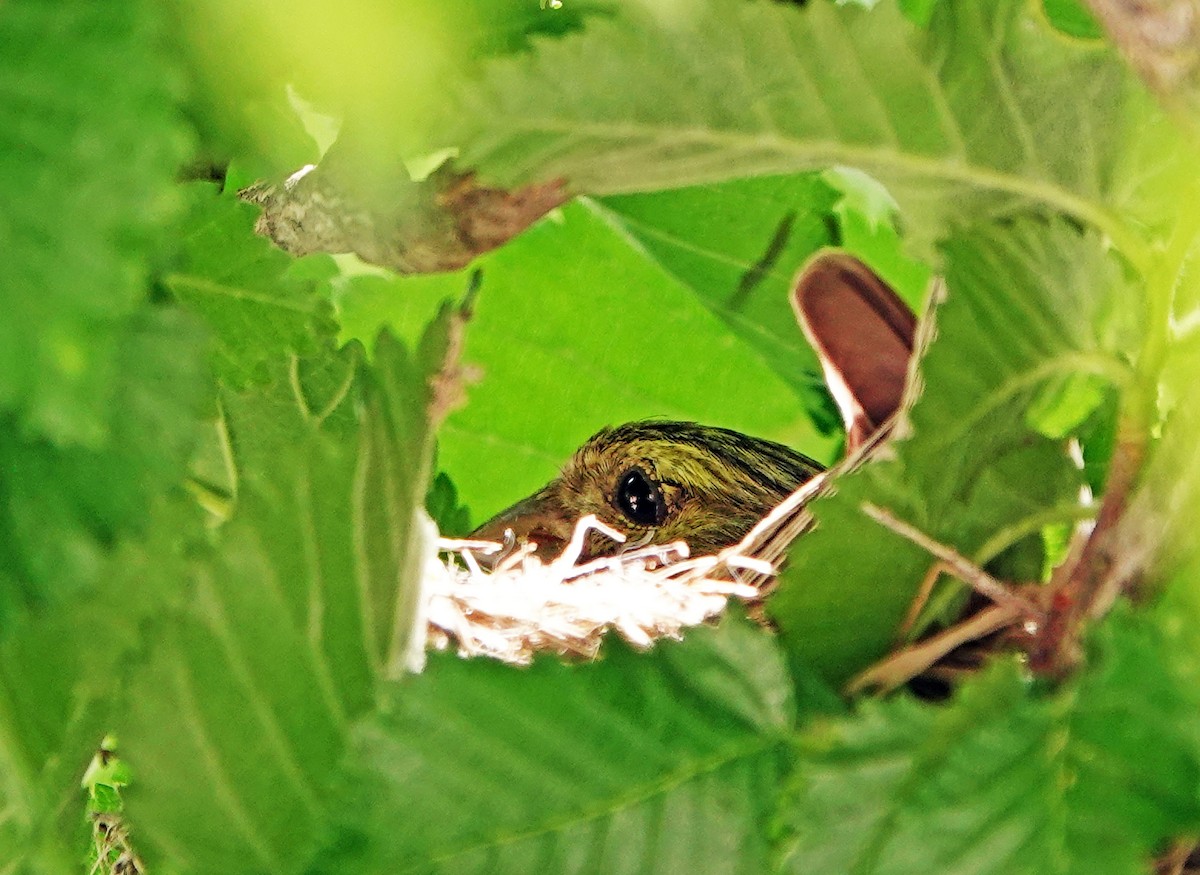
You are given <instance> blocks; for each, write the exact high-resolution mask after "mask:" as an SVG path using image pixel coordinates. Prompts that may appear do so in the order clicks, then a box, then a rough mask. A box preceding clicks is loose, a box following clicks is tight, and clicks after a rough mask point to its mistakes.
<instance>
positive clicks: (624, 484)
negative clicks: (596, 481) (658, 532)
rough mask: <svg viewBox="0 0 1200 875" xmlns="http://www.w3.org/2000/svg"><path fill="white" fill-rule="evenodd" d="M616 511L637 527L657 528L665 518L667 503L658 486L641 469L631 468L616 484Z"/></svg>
mask: <svg viewBox="0 0 1200 875" xmlns="http://www.w3.org/2000/svg"><path fill="white" fill-rule="evenodd" d="M616 504H617V509H618V510H619V511H621V513H623V514H625V516H626V517H628V518H629V519H630V520H631V521H633V522H634V523H637V524H638V525H639V526H657V525H660V524H661V523H662V521H663V520H664V519H666V516H667V503H666V502H665V501H664V500H663V494H662V490H661V489H659V488H658V484H657V483H655V482H654V481H653V480H651V479H650V478H649V477H647V476H646V475H645V473H644V472H643V471H642V469H641V468H631V469H629V471H627V472H626V473H625V474H624V475H623V476H622V477H621V480H620V482H619V483H618V484H617V495H616Z"/></svg>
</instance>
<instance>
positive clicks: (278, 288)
mask: <svg viewBox="0 0 1200 875" xmlns="http://www.w3.org/2000/svg"><path fill="white" fill-rule="evenodd" d="M188 194H189V198H190V207H191V209H190V212H189V215H188V217H187V220H186V222H185V224H184V228H185V232H184V236H183V240H182V246H181V250H182V251H181V254H180V261H179V263H178V264H177V265H176V267H175V269H174V270H173V271H172V272H171V273H170V274H168V275H167V276H166V277H165V278H164V281H165V283H166V284H167V287H168V288H170V290H171V291H172V292H173V293H174V294H175V295H176V297H178V298H179V300H180V301H182V302H183V303H184V304H185V305H186V306H187V307H188V309H190V310H192V311H193V312H195V313H197V314H198V315H200V316H201V317H202V318H203V319H204V321H205V323H206V324H207V325H208V327H209V329H210V331H211V332H212V334H213V341H214V368H215V370H216V372H217V374H218V376H219V377H220V378H221V379H222V381H223V382H225V383H226V384H227V385H230V386H232V387H235V388H240V387H244V386H247V385H249V384H251V383H254V382H261V381H262V380H264V379H266V365H267V363H268V362H270V361H273V360H278V359H279V358H281V357H283V356H285V355H287V354H289V353H292V354H296V355H310V354H312V353H313V352H315V351H316V349H317V347H318V345H319V343H320V342H321V341H323V340H327V339H328V338H329V337H331V336H332V335H333V333H334V332H335V330H336V327H335V325H334V323H333V321H332V319H331V318H330V309H331V308H330V305H329V302H328V299H327V296H326V291H325V290H324V289H322V288H321V283H322V280H327V279H329V278H330V277H331V276H332V275H333V273H335V268H334V266H333V265H332V263H330V262H328V260H327V259H322V258H312V259H307V260H305V261H303V262H295V261H294V260H293V259H291V258H289V257H288V256H287V255H286V254H285V253H283V252H281V251H279V250H278V249H276V248H275V247H273V246H272V245H271V244H270V243H268V242H267V241H265V240H263V239H262V238H260V237H258V236H256V235H255V233H254V223H255V218H256V216H257V210H256V209H255V208H254V207H252V206H250V205H249V204H243V203H241V202H239V201H237V200H236V199H235V198H233V197H231V196H220V195H219V194H218V192H217V190H216V188H215V187H214V186H212V185H209V184H207V183H196V184H193V185H192V186H191V187H190V189H189V192H188Z"/></svg>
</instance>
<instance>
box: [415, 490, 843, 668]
mask: <svg viewBox="0 0 1200 875" xmlns="http://www.w3.org/2000/svg"><path fill="white" fill-rule="evenodd" d="M819 479H823V478H819ZM818 486H819V483H810V484H807V485H806V487H805V488H802V489H801V490H799V491H798V492H797V493H796V494H795V495H793V496H791V497H790V498H789V499H788V501H785V502H784V503H783V504H782V505H781V506H780V507H778V508H776V510H775V511H774V512H773V513H772V514H770V515H769V516H768V517H767V518H766V519H764V520H763V521H762V523H761V524H760V525H759V526H756V527H755V529H754V530H753V531H752V532H751V533H750V534H748V535H747V536H746V538H744V539H743V540H742V541H741V542H739V543H737V544H734V545H733V546H731V547H727V548H726V549H724V550H722V551H720V552H719V553H716V554H712V555H707V556H695V557H689V556H688V547H687V545H686V544H685V543H683V542H676V543H673V544H667V545H656V546H645V547H636V548H632V549H628V550H626V551H625V552H622V553H620V554H618V555H616V556H612V557H606V558H602V559H595V560H591V561H587V562H582V563H581V562H580V556H581V554H582V552H583V547H584V541H585V539H586V537H587V535H588V533H589V532H591V531H597V532H601V533H603V534H604V535H605V536H607V537H609V538H612V539H613V540H614V541H617V542H620V543H624V541H625V536H624V535H623V534H621V533H620V532H618V531H616V530H614V529H612V528H610V527H609V526H607V525H605V524H604V523H602V522H600V521H599V520H597V519H596V517H594V516H590V515H589V516H585V517H583V518H582V519H580V520H579V522H578V523H577V524H576V527H575V532H574V534H573V536H572V538H571V541H570V543H568V545H567V547H566V548H565V549H564V550H563V552H562V554H561V555H560V556H558V557H557V558H555V559H554V560H552V561H550V562H543V561H541V560H540V559H538V558H537V557H536V556H534V555H532V553H533V550H534V547H533V545H529V544H526V545H523V546H522V547H521V548H519V549H517V550H516V551H515V552H514V553H513V554H512V555H509V556H506V557H504V558H503V559H501V560H500V561H499V562H498V563H497V564H496V567H495V568H494V569H492V570H486V569H484V568H482V567H480V564H479V561H478V557H479V556H485V555H491V554H494V553H497V552H499V551H500V550H502V549H503V547H502V546H501V545H500V544H497V543H494V542H491V541H468V540H450V539H445V538H438V539H437V542H436V543H437V547H436V549H437V555H436V556H434V557H432V558H431V559H430V561H429V562H428V565H427V568H426V572H425V576H424V581H423V588H424V593H423V598H422V600H421V601H422V605H421V607H422V611H421V617H420V620H419V627H418V630H417V631H418V639H419V641H416V642H413V643H414V644H416V645H417V646H416V647H414V649H413V650H415V651H416V652H413V650H410V653H409V656H410V658H409V660H408V662H409V667H410V669H411V670H417V671H419V670H420V664H421V663H422V662H423V658H422V656H421V655H420V654H423V652H424V650H425V648H426V647H435V648H438V649H445V648H447V647H449V646H450V645H451V644H452V643H453V644H454V645H456V646H457V648H458V652H459V654H460V655H462V656H464V657H466V656H488V657H491V658H493V659H499V660H501V661H503V662H507V663H511V664H514V665H528V664H529V663H530V662H532V660H533V657H534V654H536V653H540V652H550V653H557V654H574V655H577V656H581V657H585V658H591V657H594V656H595V655H596V654H597V652H598V651H599V649H600V643H601V640H602V639H603V637H604V635H605V634H606V633H607V632H608V631H609V630H610V629H611V630H613V631H615V632H616V633H617V634H619V635H620V636H621V637H622V638H624V639H625V640H626V641H628V642H629V643H630V644H632V645H634V646H635V647H642V648H646V647H650V646H651V645H653V644H654V642H655V641H657V640H659V639H661V638H676V639H677V638H679V637H680V636H681V633H682V630H683V629H685V628H686V627H689V626H697V625H700V624H701V623H704V622H706V621H708V620H710V619H712V618H713V617H716V616H718V615H719V614H721V613H722V612H723V611H724V610H725V608H726V606H727V604H728V601H729V599H730V598H736V599H742V600H747V601H749V600H754V599H758V598H760V597H761V596H762V595H763V594H764V590H763V588H762V586H761V583H762V582H763V581H766V580H767V579H769V578H770V577H772V576H773V575H774V574H775V571H776V569H775V566H774V565H773V564H772V563H771V562H769V561H766V560H765V559H763V558H761V554H759V552H758V549H757V548H759V547H760V546H761V545H762V542H763V539H764V538H765V537H766V536H767V535H768V534H769V533H770V532H772V531H774V530H775V529H777V528H778V526H779V524H780V521H781V520H784V519H787V518H788V517H789V515H792V516H794V514H795V512H796V509H797V508H798V507H800V506H802V504H803V503H804V502H805V501H806V500H807V499H808V498H809V497H811V496H812V495H813V494H814V493H815V492H816V490H817V487H818ZM748 579H749V581H753V582H749V581H748ZM422 633H424V634H422ZM414 657H415V658H414Z"/></svg>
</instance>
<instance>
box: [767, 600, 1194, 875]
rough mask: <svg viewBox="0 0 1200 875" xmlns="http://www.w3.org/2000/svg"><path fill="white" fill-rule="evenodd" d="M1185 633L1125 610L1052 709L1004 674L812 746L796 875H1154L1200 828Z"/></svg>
mask: <svg viewBox="0 0 1200 875" xmlns="http://www.w3.org/2000/svg"><path fill="white" fill-rule="evenodd" d="M1170 627H1171V624H1170V622H1169V621H1167V622H1164V620H1163V619H1162V618H1159V619H1152V618H1150V617H1134V616H1132V615H1130V614H1129V613H1128V612H1121V613H1120V616H1117V617H1115V618H1113V619H1112V620H1111V621H1110V622H1109V623H1108V624H1106V626H1105V628H1104V629H1103V630H1101V632H1100V633H1099V634H1098V635H1097V636H1096V640H1095V642H1094V643H1093V647H1092V648H1091V655H1092V660H1093V662H1092V664H1091V665H1090V666H1089V668H1088V669H1087V670H1086V672H1085V673H1084V675H1083V677H1082V678H1080V679H1079V680H1078V681H1077V682H1075V683H1072V684H1070V685H1068V687H1067V688H1066V689H1064V690H1063V691H1061V692H1059V693H1057V694H1055V695H1053V696H1050V697H1043V696H1040V695H1038V693H1037V691H1036V690H1034V689H1032V688H1030V686H1029V685H1028V683H1027V682H1026V681H1024V680H1022V679H1021V677H1020V673H1019V670H1017V669H1016V668H1015V667H1014V666H1013V665H1012V664H1002V665H1000V666H997V667H995V668H993V669H992V670H991V671H989V672H988V673H987V674H986V675H985V676H983V677H981V678H979V679H977V680H975V681H973V682H972V683H970V684H968V685H966V686H965V687H964V688H963V689H962V691H961V692H960V694H959V695H958V696H957V697H956V699H955V700H954V701H953V702H952V703H951V704H950V705H949V706H948V707H933V706H929V705H921V704H917V703H915V702H912V701H910V700H907V699H899V700H895V701H891V702H885V703H873V704H870V705H867V706H865V707H864V710H863V713H862V714H860V715H859V716H858V717H856V718H854V719H851V720H847V721H843V722H840V723H836V724H827V725H823V726H819V727H817V728H815V729H813V730H812V731H810V732H808V733H806V734H805V735H804V736H803V737H802V740H801V746H800V749H799V751H800V760H799V763H798V765H797V769H796V772H795V776H794V780H793V784H792V794H793V795H792V798H791V801H790V805H789V806H788V807H787V808H786V809H785V811H786V814H785V822H786V824H787V828H788V829H789V831H790V833H791V839H790V847H788V848H787V852H786V866H785V869H786V871H792V872H804V873H806V875H822V873H830V875H832V873H838V875H845V873H855V875H868V873H870V875H883V873H897V875H899V873H906V875H907V873H911V872H951V871H953V872H960V871H962V872H966V871H969V872H974V873H979V875H987V873H995V875H1001V873H1002V875H1020V873H1030V875H1033V873H1037V875H1046V873H1056V875H1067V873H1078V875H1090V873H1095V872H1105V873H1112V875H1134V873H1140V872H1144V871H1146V869H1145V866H1146V861H1147V860H1148V859H1149V857H1150V856H1151V854H1152V853H1154V852H1155V851H1157V850H1158V849H1159V848H1160V847H1161V844H1162V842H1164V841H1165V840H1167V839H1169V838H1171V837H1173V836H1174V835H1175V834H1176V833H1180V832H1186V831H1190V830H1194V829H1195V828H1196V827H1197V825H1198V824H1200V792H1198V791H1197V787H1198V786H1200V733H1197V731H1196V727H1195V715H1196V714H1197V713H1198V709H1200V698H1198V697H1197V694H1196V686H1195V684H1194V678H1195V670H1196V665H1195V663H1196V660H1195V657H1194V651H1181V650H1180V649H1178V647H1177V639H1178V636H1177V635H1176V634H1173V633H1171V632H1170V631H1169V630H1170ZM1184 666H1186V668H1184ZM1176 667H1178V668H1176ZM1180 669H1182V670H1180Z"/></svg>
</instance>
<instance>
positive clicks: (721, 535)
mask: <svg viewBox="0 0 1200 875" xmlns="http://www.w3.org/2000/svg"><path fill="white" fill-rule="evenodd" d="M821 470H822V466H821V465H820V464H819V463H818V462H815V461H814V460H812V459H810V458H808V457H807V456H805V455H803V454H801V453H798V452H796V451H795V450H792V449H790V448H788V447H786V446H784V445H783V444H778V443H775V442H773V441H768V440H762V439H761V438H754V437H750V436H748V435H744V434H741V433H739V432H736V431H731V430H729V429H725V428H716V427H713V426H706V425H699V424H697V423H694V422H670V421H658V420H646V421H641V422H631V423H626V424H625V425H621V426H617V427H615V428H612V427H610V428H605V429H602V430H601V431H600V432H598V433H597V434H595V435H593V436H592V437H591V438H590V439H589V440H588V441H587V442H586V443H585V444H584V445H583V446H582V447H580V448H579V449H578V450H577V451H576V452H575V454H574V455H573V456H572V457H571V459H570V460H569V461H568V462H567V464H566V465H565V466H564V467H563V470H562V473H561V474H560V475H559V476H558V477H557V478H556V479H554V480H552V481H551V482H550V483H548V484H547V485H546V486H545V487H543V488H542V489H540V490H538V491H537V492H536V493H534V494H533V495H531V496H530V497H529V498H527V499H525V500H524V501H521V502H518V503H517V504H515V505H513V506H512V507H510V508H508V509H507V510H505V511H503V512H501V513H500V514H498V515H497V516H495V517H493V518H492V519H491V520H489V521H488V522H487V523H485V524H484V525H483V526H481V527H480V528H479V529H477V530H476V532H475V533H474V537H478V538H486V539H491V540H498V541H502V540H504V537H505V530H511V531H512V534H513V536H514V537H515V538H516V539H517V540H531V541H534V542H536V543H537V544H538V546H539V549H538V553H539V555H541V556H545V557H549V556H553V555H555V554H556V553H558V552H559V551H560V550H561V549H562V546H563V544H564V543H565V542H566V541H567V540H568V539H569V538H570V536H571V532H572V531H573V529H574V525H575V521H576V520H578V519H579V518H580V517H582V516H584V515H585V514H595V515H596V517H597V518H598V519H600V520H601V521H603V522H605V523H607V524H608V525H610V526H612V527H613V528H616V529H618V530H619V531H621V532H624V533H625V534H626V535H627V536H628V539H629V540H628V541H627V544H635V545H642V544H666V543H670V542H672V541H685V542H686V543H687V544H688V546H689V547H690V548H691V551H692V553H693V554H698V553H707V552H715V551H717V550H719V549H721V548H722V547H726V546H728V545H730V544H733V543H736V542H737V541H738V540H740V539H741V537H742V536H743V535H745V534H746V532H748V531H749V530H750V528H751V527H752V526H753V525H754V524H755V523H756V522H757V521H758V520H759V519H760V518H761V517H762V516H763V515H764V514H765V513H767V511H769V510H770V509H771V508H772V507H774V506H775V505H776V504H777V503H778V502H780V501H782V500H783V499H784V498H785V497H786V496H787V495H788V494H790V493H791V492H792V491H794V490H795V489H796V488H797V487H798V486H799V485H800V484H802V483H804V482H805V481H807V480H808V479H809V478H811V477H812V476H813V475H815V474H817V473H818V472H819V471H821ZM620 549H622V545H619V544H614V543H613V542H612V541H609V540H608V539H607V538H604V537H603V536H601V535H598V534H593V535H592V536H591V539H590V540H589V542H588V544H587V548H586V550H585V553H584V556H585V557H594V556H601V555H610V554H613V553H616V552H617V551H619V550H620Z"/></svg>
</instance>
